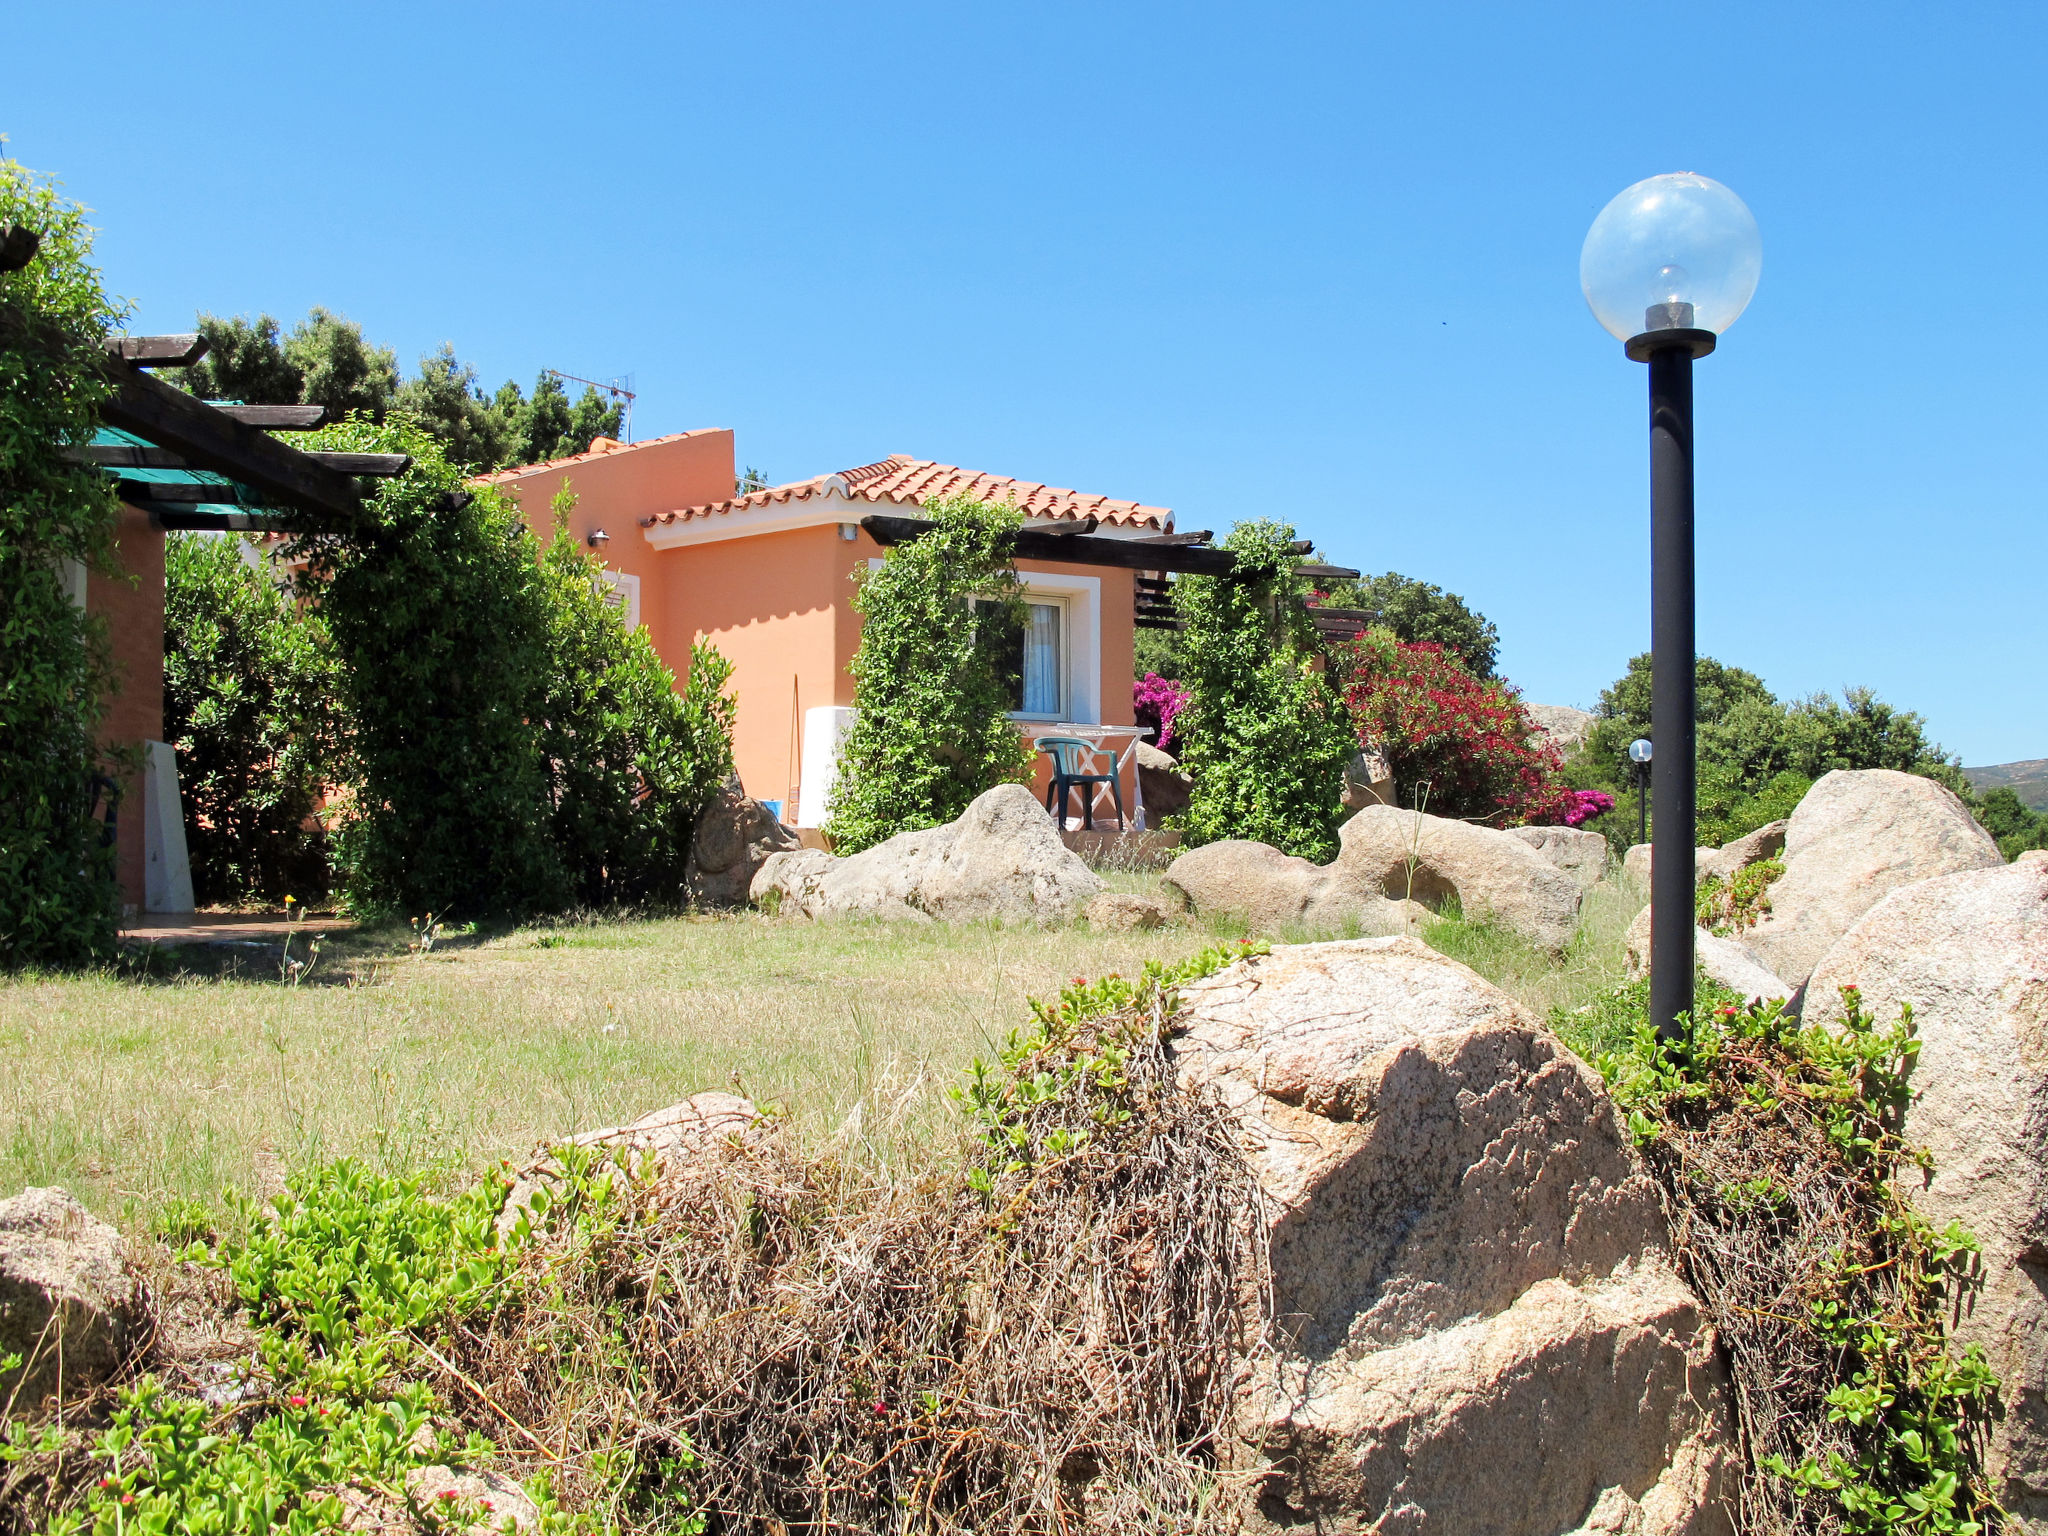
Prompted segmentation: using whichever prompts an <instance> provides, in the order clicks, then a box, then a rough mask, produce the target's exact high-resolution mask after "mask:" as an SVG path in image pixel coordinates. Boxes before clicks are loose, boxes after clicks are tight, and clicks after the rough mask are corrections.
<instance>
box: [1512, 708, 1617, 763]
mask: <svg viewBox="0 0 2048 1536" xmlns="http://www.w3.org/2000/svg"><path fill="white" fill-rule="evenodd" d="M1522 708H1523V709H1524V710H1526V711H1527V712H1528V715H1529V721H1530V723H1531V724H1533V725H1534V726H1535V727H1536V729H1537V730H1539V731H1541V732H1542V733H1543V734H1544V735H1545V736H1546V737H1548V738H1549V739H1550V744H1551V745H1552V746H1554V747H1556V748H1557V750H1558V751H1560V752H1563V753H1565V754H1566V755H1570V753H1571V751H1572V749H1573V748H1575V747H1576V746H1578V744H1579V743H1580V742H1582V741H1584V740H1585V739H1586V736H1587V734H1588V733H1589V732H1590V731H1591V730H1592V729H1593V727H1594V726H1595V725H1596V724H1598V723H1599V719H1600V717H1599V716H1598V715H1595V714H1589V713H1588V712H1587V711H1585V710H1583V709H1573V708H1572V707H1571V705H1569V704H1524V705H1523V706H1522Z"/></svg>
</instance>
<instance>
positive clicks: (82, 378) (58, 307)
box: [0, 160, 136, 967]
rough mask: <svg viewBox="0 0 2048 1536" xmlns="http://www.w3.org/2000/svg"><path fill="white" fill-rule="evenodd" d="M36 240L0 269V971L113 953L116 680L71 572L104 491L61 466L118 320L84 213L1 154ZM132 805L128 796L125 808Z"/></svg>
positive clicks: (13, 199)
mask: <svg viewBox="0 0 2048 1536" xmlns="http://www.w3.org/2000/svg"><path fill="white" fill-rule="evenodd" d="M8 224H11V225H17V226H21V227H25V228H28V229H33V230H35V231H37V232H38V233H39V234H40V235H41V237H42V244H41V247H40V250H39V252H38V254H37V255H36V256H35V258H34V259H33V260H31V261H30V262H29V263H28V265H27V266H25V267H23V268H22V269H21V270H19V271H17V272H7V273H0V967H7V966H17V965H29V964H59V965H69V964H78V963H81V962H84V961H88V960H91V959H93V958H95V957H99V956H104V955H105V954H107V953H108V952H109V951H111V949H112V948H113V943H114V921H115V906H116V902H115V895H114V858H113V850H112V848H111V847H109V846H108V845H107V844H106V842H105V841H104V839H103V836H102V828H101V824H100V822H99V821H98V820H97V819H95V817H94V815H93V801H94V790H93V785H92V780H93V778H94V775H95V773H96V772H98V771H99V770H100V769H101V768H102V767H103V766H111V765H103V763H102V760H101V753H100V750H99V746H98V740H97V738H98V732H99V724H100V716H101V710H102V706H103V703H104V701H105V698H106V696H107V694H108V692H109V691H110V690H111V688H112V686H113V684H114V682H115V677H114V674H113V672H112V670H111V667H110V665H109V657H108V651H107V646H106V636H105V624H104V622H103V621H102V620H99V619H88V618H87V617H86V616H85V615H84V614H83V613H82V612H81V611H80V610H79V608H78V607H77V606H76V605H75V604H74V603H73V601H72V597H71V591H70V582H71V574H70V573H71V571H72V570H74V569H75V568H76V567H78V566H84V567H88V568H90V569H93V570H99V571H104V570H107V569H109V568H110V561H111V555H112V543H111V537H112V533H113V529H114V520H115V516H116V506H117V504H116V502H115V499H114V492H113V488H112V485H111V484H110V483H109V482H108V481H107V480H106V478H105V477H104V476H102V475H101V474H100V473H99V472H98V471H97V470H95V469H93V468H92V467H91V466H89V465H83V464H73V463H71V462H69V461H68V460H66V459H65V458H64V450H65V449H66V448H67V447H69V446H70V445H72V444H75V443H83V442H85V441H87V440H88V439H90V437H91V436H92V433H93V430H94V428H95V426H96V418H97V414H98V409H99V405H100V402H101V401H102V400H104V399H105V398H106V396H107V394H108V393H109V391H110V389H111V384H110V382H109V379H108V375H107V370H106V362H105V354H104V351H103V349H102V342H103V341H104V339H105V337H106V334H107V332H108V330H109V329H110V328H111V327H112V326H113V325H115V324H116V323H118V322H119V320H120V319H121V317H122V311H121V310H120V309H119V308H118V307H117V306H116V305H115V304H114V303H112V302H111V301H110V300H109V299H108V298H107V296H106V295H105V293H104V292H103V291H102V290H101V288H100V276H99V272H98V271H97V269H95V268H94V267H93V266H91V265H90V257H91V254H92V232H91V230H90V229H88V228H87V226H86V223H85V211H84V210H83V209H82V208H80V207H79V206H78V205H77V204H76V203H73V202H70V201H69V200H67V199H65V198H63V197H60V196H59V195H58V193H57V191H56V189H55V188H54V186H52V185H51V184H50V183H48V182H45V181H40V180H38V179H37V178H36V177H35V176H34V175H33V174H32V173H30V172H29V171H26V170H24V169H23V168H22V167H21V166H20V165H18V164H16V163H15V162H14V161H12V160H0V225H8ZM135 803H136V802H131V804H135Z"/></svg>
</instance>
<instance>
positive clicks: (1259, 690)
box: [1173, 520, 1358, 862]
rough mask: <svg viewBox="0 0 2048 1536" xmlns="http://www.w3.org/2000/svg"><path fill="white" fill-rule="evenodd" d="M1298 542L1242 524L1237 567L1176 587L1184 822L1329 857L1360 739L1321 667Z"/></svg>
mask: <svg viewBox="0 0 2048 1536" xmlns="http://www.w3.org/2000/svg"><path fill="white" fill-rule="evenodd" d="M1293 545H1294V530H1293V529H1292V528H1290V527H1288V526H1286V525H1285V524H1282V523H1275V522H1268V521H1264V520H1260V521H1254V522H1245V523H1239V524H1238V525H1237V526H1236V527H1235V528H1233V529H1232V530H1231V531H1230V536H1229V538H1227V539H1226V540H1224V547H1225V548H1226V549H1228V550H1229V551H1230V552H1231V553H1232V554H1234V555H1235V556H1236V557H1237V572H1236V574H1235V575H1233V576H1229V577H1221V576H1184V577H1182V578H1181V579H1180V580H1178V581H1176V582H1175V583H1174V585H1173V594H1174V606H1175V609H1176V611H1177V612H1178V613H1179V615H1180V618H1181V625H1182V628H1181V643H1180V650H1181V675H1180V681H1181V682H1182V683H1184V684H1185V685H1186V686H1187V688H1188V690H1189V699H1188V704H1187V707H1186V709H1185V710H1184V711H1183V712H1182V716H1181V719H1182V721H1183V722H1184V730H1185V734H1186V741H1187V748H1186V751H1185V753H1184V755H1183V757H1182V759H1181V761H1182V765H1183V766H1184V767H1185V768H1186V769H1187V770H1188V772H1189V773H1190V774H1191V775H1192V777H1193V784H1192V787H1191V790H1190V794H1189V800H1188V806H1187V809H1186V810H1185V811H1184V812H1183V813H1182V814H1181V816H1180V826H1181V830H1182V833H1183V835H1184V837H1185V839H1186V841H1187V843H1188V844H1189V845H1190V846H1196V847H1198V846H1200V845H1201V844H1203V843H1213V842H1216V841H1218V840H1220V839H1223V838H1249V839H1252V840H1254V841H1257V842H1262V843H1271V844H1272V845H1273V846H1274V847H1276V848H1279V849H1281V850H1282V851H1283V852H1286V853H1291V854H1297V855H1299V856H1301V857H1304V858H1309V859H1314V860H1317V861H1318V862H1320V861H1324V860H1327V859H1329V858H1331V857H1333V856H1334V855H1335V853H1336V851H1337V827H1338V823H1339V822H1340V821H1341V820H1342V819H1343V797H1344V769H1345V765H1346V764H1348V763H1349V762H1350V761H1351V759H1352V757H1353V756H1355V755H1356V754H1357V751H1358V741H1357V737H1356V735H1355V734H1354V732H1353V728H1352V723H1351V716H1350V713H1349V711H1348V710H1347V709H1346V708H1345V705H1344V700H1343V698H1342V697H1341V696H1340V695H1339V693H1338V691H1337V688H1336V685H1335V682H1334V680H1333V679H1332V678H1331V677H1330V676H1329V675H1328V674H1327V673H1326V672H1325V670H1324V667H1323V665H1322V655H1323V650H1322V645H1321V643H1320V640H1319V638H1318V636H1317V635H1316V631H1315V624H1314V621H1313V620H1312V619H1311V618H1310V616H1309V610H1308V607H1307V605H1306V603H1305V602H1304V600H1303V597H1304V592H1305V586H1304V583H1303V581H1302V578H1301V577H1300V576H1299V575H1298V574H1296V566H1297V564H1298V560H1299V557H1298V556H1297V555H1296V554H1295V552H1294V548H1293Z"/></svg>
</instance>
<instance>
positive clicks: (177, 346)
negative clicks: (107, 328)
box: [107, 332, 208, 368]
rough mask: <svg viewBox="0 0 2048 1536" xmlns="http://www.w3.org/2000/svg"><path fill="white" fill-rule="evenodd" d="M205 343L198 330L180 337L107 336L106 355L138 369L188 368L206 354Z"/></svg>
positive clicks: (206, 344)
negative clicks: (131, 364)
mask: <svg viewBox="0 0 2048 1536" xmlns="http://www.w3.org/2000/svg"><path fill="white" fill-rule="evenodd" d="M207 347H208V343H207V340H206V338H205V337H204V336H201V335H199V334H198V333H197V332H192V333H188V334H186V335H183V336H109V337H108V338H107V356H109V357H111V358H113V359H115V360H116V361H117V362H123V363H133V364H134V365H135V366H136V367H138V368H189V367H191V366H192V364H194V363H196V362H198V361H199V359H201V358H202V357H204V356H206V353H207Z"/></svg>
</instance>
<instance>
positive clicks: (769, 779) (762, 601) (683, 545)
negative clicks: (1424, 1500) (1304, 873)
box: [484, 429, 1173, 827]
mask: <svg viewBox="0 0 2048 1536" xmlns="http://www.w3.org/2000/svg"><path fill="white" fill-rule="evenodd" d="M733 468H734V459H733V435H732V433H731V432H730V431H726V430H722V429H720V430H705V431H695V432H680V433H676V434H673V435H671V436H668V437H658V438H653V439H651V440H649V441H647V442H644V443H633V444H622V443H615V442H612V441H611V440H609V439H606V438H600V439H598V441H597V442H596V443H594V444H592V445H591V449H590V451H589V452H588V453H583V454H578V455H576V456H575V457H574V458H568V459H557V460H554V461H551V462H549V463H545V464H534V465H529V466H526V467H524V468H520V469H510V470H502V471H499V472H498V473H495V474H492V475H489V476H486V477H484V479H485V481H486V483H489V484H492V485H495V486H496V487H497V488H498V489H499V490H501V491H503V492H504V493H505V494H507V495H508V496H510V497H512V498H513V499H514V500H515V501H516V502H517V503H518V504H519V506H520V509H521V511H522V512H523V513H524V514H525V517H526V520H527V522H528V524H529V525H530V526H531V527H532V528H533V529H534V530H535V532H536V533H537V534H539V535H540V537H541V538H543V539H547V538H550V537H552V533H553V522H552V514H551V512H550V504H551V502H552V501H553V499H554V496H555V494H556V493H557V492H558V491H559V490H560V489H561V488H562V486H563V485H564V484H565V483H566V484H567V485H568V486H569V487H570V489H571V490H572V491H573V492H574V493H575V495H576V497H577V504H576V508H575V511H574V512H573V513H572V514H571V515H570V518H569V525H568V531H569V536H570V537H573V538H576V539H578V540H581V541H583V542H584V543H585V544H587V545H589V546H590V547H592V548H594V549H597V550H598V551H600V553H601V556H602V558H603V560H604V563H605V565H606V567H607V579H608V580H609V581H610V582H611V583H612V584H613V587H614V590H615V591H616V592H617V594H618V599H619V603H620V606H621V608H622V610H623V612H624V616H625V617H626V619H627V622H629V623H639V624H644V625H645V626H646V627H647V632H648V635H649V637H650V638H651V639H652V641H653V643H654V646H655V649H656V650H657V651H658V652H659V653H660V654H661V657H662V659H663V660H664V661H666V662H667V663H668V664H669V666H670V667H671V668H673V669H674V670H675V671H676V673H677V674H678V676H679V677H680V676H681V675H682V674H683V673H684V672H685V671H686V669H687V667H688V665H689V656H690V647H691V645H692V643H693V642H695V641H696V640H698V639H699V638H704V639H708V640H709V641H711V643H712V644H714V645H716V646H717V647H718V649H719V650H720V651H721V652H722V653H723V654H724V655H725V656H726V657H727V659H729V660H730V661H731V662H732V664H733V687H734V691H735V693H736V695H737V698H738V718H737V723H736V726H735V730H734V737H733V750H734V756H735V758H736V759H737V765H738V769H739V774H740V778H741V781H742V782H743V783H744V785H745V787H746V790H747V793H748V794H750V795H752V796H754V797H755V798H756V799H759V800H766V801H772V802H779V803H780V805H781V807H782V817H783V820H784V821H786V822H789V823H792V824H794V825H796V826H800V827H816V826H819V825H821V824H822V823H823V822H824V820H825V815H826V805H827V799H828V797H829V795H830V792H831V787H832V783H833V779H834V776H835V773H836V756H837V750H838V746H839V742H840V740H841V738H842V737H843V735H844V733H845V730H846V727H847V725H848V724H849V722H850V720H851V712H852V707H853V702H854V700H853V679H852V677H851V676H850V675H849V673H848V671H847V666H848V663H849V662H851V661H852V659H853V654H854V648H855V646H856V645H857V643H858V642H859V639H860V617H859V615H858V614H856V613H855V612H854V611H853V607H852V602H851V599H852V596H853V574H854V572H855V571H856V570H858V569H861V568H862V567H864V566H866V565H867V564H869V563H870V562H873V561H879V560H880V559H881V558H882V556H883V548H882V546H881V545H880V544H878V543H876V541H875V540H874V539H873V538H872V537H871V536H870V535H869V534H868V532H867V531H866V530H865V529H863V528H862V527H861V520H862V519H863V518H865V517H869V516H874V515H877V514H880V515H889V516H899V517H900V516H907V517H915V516H917V515H919V510H920V508H921V507H922V506H923V504H924V502H925V500H926V499H927V498H932V497H937V496H942V495H952V494H961V493H967V494H972V495H976V496H979V497H982V498H983V499H985V500H988V501H1003V500H1012V499H1013V500H1014V501H1015V502H1016V503H1017V505H1018V506H1019V507H1020V508H1021V509H1022V510H1023V512H1024V513H1025V516H1026V527H1027V528H1030V529H1041V530H1047V531H1066V532H1072V531H1074V530H1075V529H1077V528H1088V529H1089V530H1090V531H1091V532H1092V534H1093V535H1094V536H1095V537H1096V538H1104V537H1107V538H1119V539H1134V540H1143V539H1150V538H1157V537H1159V536H1160V535H1164V534H1169V533H1171V532H1172V528H1173V514H1172V512H1171V511H1169V510H1168V509H1167V508H1165V507H1153V506H1145V505H1141V504H1140V503H1138V502H1134V501H1117V500H1112V499H1111V498H1108V497H1104V496H1091V495H1084V494H1082V493H1079V492H1075V491H1069V490H1061V489H1058V488H1055V487H1051V486H1045V485H1037V484H1033V483H1030V482H1028V481H1021V480H1014V479H1009V478H1006V477H1004V476H1000V475H989V474H978V473H975V472H973V471H970V470H964V469H959V468H956V467H954V466H953V465H949V464H935V463H932V462H929V461H927V460H923V459H913V458H908V457H905V456H903V455H900V454H899V455H897V456H895V457H892V458H887V459H882V460H879V461H877V462H875V463H872V464H863V465H860V466H858V467H856V468H853V469H846V470H841V471H839V472H837V473H834V474H826V475H819V476H817V477H816V478H814V479H810V480H799V481H795V482H792V483H791V484H788V485H778V486H773V487H770V488H768V489H765V490H758V491H753V492H751V493H748V494H744V495H738V494H735V492H734V475H733ZM1089 519H1093V523H1092V524H1090V522H1089ZM1017 569H1018V573H1019V574H1020V575H1021V576H1022V578H1023V581H1024V585H1025V595H1026V600H1027V602H1028V603H1029V604H1030V605H1031V606H1030V622H1029V624H1028V625H1027V627H1026V631H1025V640H1024V645H1025V653H1024V660H1023V669H1022V672H1023V675H1022V677H1021V679H1020V683H1019V693H1018V697H1017V698H1016V700H1015V703H1016V709H1015V711H1014V717H1015V718H1016V720H1017V725H1018V729H1019V730H1020V731H1021V732H1023V733H1025V734H1027V735H1031V736H1040V735H1066V736H1079V737H1081V738H1083V739H1085V740H1088V741H1090V742H1091V743H1095V744H1097V746H1098V754H1097V761H1098V763H1099V764H1100V765H1101V767H1102V771H1107V768H1108V765H1109V764H1110V763H1112V762H1114V763H1115V764H1116V765H1117V768H1118V777H1119V780H1120V784H1121V788H1122V791H1123V797H1124V805H1125V809H1126V811H1127V812H1128V813H1130V814H1131V817H1132V819H1133V821H1134V822H1135V823H1136V824H1138V825H1142V820H1141V819H1140V818H1141V817H1142V807H1141V804H1140V802H1139V798H1138V786H1137V775H1136V768H1135V765H1134V761H1133V757H1132V753H1131V751H1130V748H1131V746H1132V745H1133V744H1134V743H1135V742H1136V741H1137V739H1138V738H1139V737H1140V735H1142V734H1144V733H1143V732H1141V730H1140V729H1139V728H1138V727H1137V726H1135V725H1134V724H1133V720H1132V714H1131V678H1132V643H1133V636H1134V633H1135V627H1134V623H1133V620H1134V608H1135V599H1136V578H1137V576H1138V574H1139V573H1138V572H1137V571H1134V570H1127V569H1118V568H1115V567H1110V566H1103V565H1099V564H1083V563H1075V564H1071V565H1070V564H1063V563H1061V562H1058V561H1051V560H1027V559H1020V560H1019V561H1018V563H1017ZM1038 772H1039V779H1038V785H1039V789H1040V791H1041V793H1042V791H1043V788H1044V783H1045V772H1046V764H1045V762H1044V761H1043V759H1041V760H1040V763H1039V769H1038ZM1096 808H1097V815H1098V816H1101V815H1104V814H1107V813H1109V811H1110V801H1109V797H1108V796H1107V795H1106V794H1103V795H1099V796H1098V798H1097V803H1096ZM1073 810H1074V813H1075V814H1076V815H1077V816H1078V815H1079V813H1080V810H1081V807H1080V805H1079V803H1078V800H1077V801H1076V803H1075V805H1074V807H1073ZM1111 825H1114V822H1112V823H1111Z"/></svg>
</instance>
